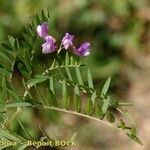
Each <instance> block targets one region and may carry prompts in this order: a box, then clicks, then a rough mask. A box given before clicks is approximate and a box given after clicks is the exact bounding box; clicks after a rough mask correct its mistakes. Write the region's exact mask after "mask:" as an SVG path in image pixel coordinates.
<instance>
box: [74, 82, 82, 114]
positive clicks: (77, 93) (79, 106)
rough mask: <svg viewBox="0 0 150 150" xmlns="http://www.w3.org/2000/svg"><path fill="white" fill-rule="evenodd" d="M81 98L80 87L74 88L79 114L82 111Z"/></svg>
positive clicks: (75, 105)
mask: <svg viewBox="0 0 150 150" xmlns="http://www.w3.org/2000/svg"><path fill="white" fill-rule="evenodd" d="M81 104H82V103H81V98H80V93H79V87H78V85H76V86H75V88H74V107H75V110H76V111H77V112H80V111H81Z"/></svg>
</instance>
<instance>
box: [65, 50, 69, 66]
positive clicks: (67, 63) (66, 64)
mask: <svg viewBox="0 0 150 150" xmlns="http://www.w3.org/2000/svg"><path fill="white" fill-rule="evenodd" d="M68 65H69V54H68V52H66V57H65V66H68Z"/></svg>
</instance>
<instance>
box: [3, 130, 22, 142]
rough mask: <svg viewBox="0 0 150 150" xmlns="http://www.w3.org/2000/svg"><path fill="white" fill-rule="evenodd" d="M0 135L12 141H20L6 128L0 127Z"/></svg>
mask: <svg viewBox="0 0 150 150" xmlns="http://www.w3.org/2000/svg"><path fill="white" fill-rule="evenodd" d="M0 135H1V136H2V137H5V138H7V139H10V140H12V141H16V142H21V140H20V139H19V138H17V137H15V136H14V135H12V134H10V133H9V132H8V131H7V130H3V129H0Z"/></svg>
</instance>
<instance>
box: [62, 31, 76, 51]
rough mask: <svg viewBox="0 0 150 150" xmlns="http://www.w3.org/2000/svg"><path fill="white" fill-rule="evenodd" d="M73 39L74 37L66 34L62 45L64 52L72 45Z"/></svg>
mask: <svg viewBox="0 0 150 150" xmlns="http://www.w3.org/2000/svg"><path fill="white" fill-rule="evenodd" d="M73 39H74V35H71V34H69V33H66V34H65V36H64V37H63V39H62V44H63V46H64V48H65V49H66V50H67V49H68V48H69V47H71V46H72V45H73V43H72V41H73Z"/></svg>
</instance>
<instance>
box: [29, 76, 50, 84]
mask: <svg viewBox="0 0 150 150" xmlns="http://www.w3.org/2000/svg"><path fill="white" fill-rule="evenodd" d="M47 79H48V78H47V76H42V75H38V76H36V77H35V78H33V79H30V80H29V81H28V82H27V84H28V86H33V85H36V84H38V83H41V82H44V81H46V80H47Z"/></svg>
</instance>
